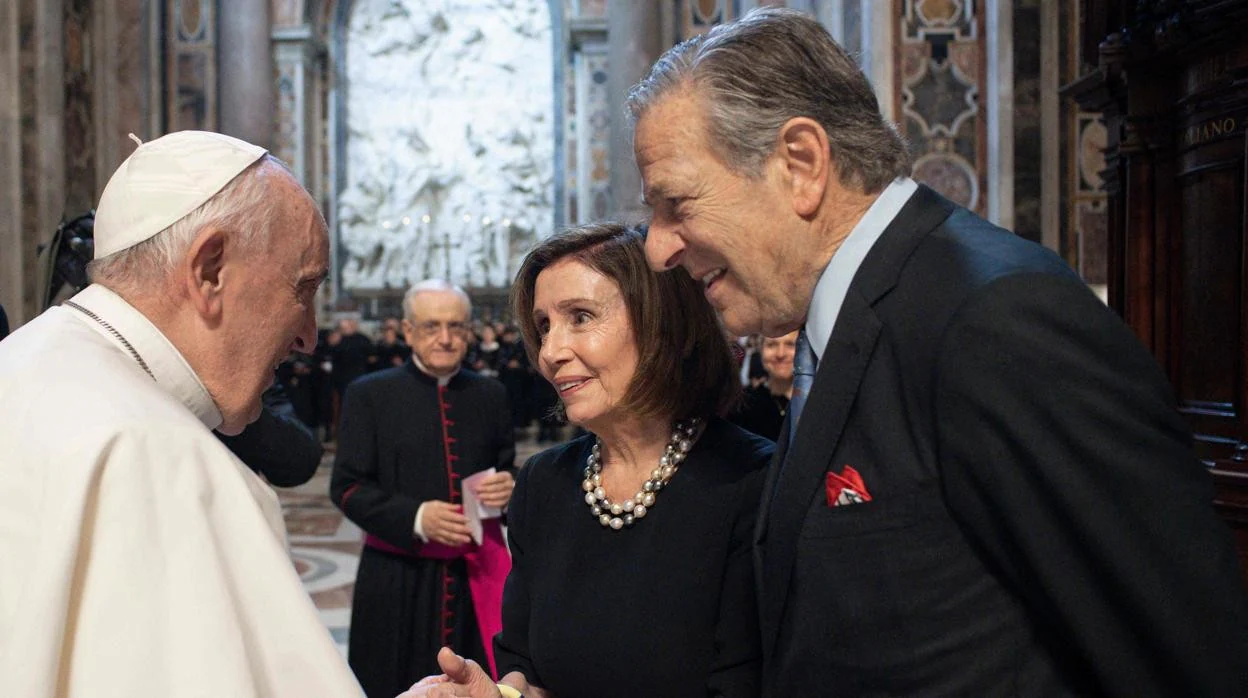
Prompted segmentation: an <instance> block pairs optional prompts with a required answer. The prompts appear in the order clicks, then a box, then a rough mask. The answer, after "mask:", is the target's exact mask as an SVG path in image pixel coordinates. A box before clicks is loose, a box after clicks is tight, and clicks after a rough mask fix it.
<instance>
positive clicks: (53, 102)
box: [0, 0, 65, 326]
mask: <svg viewBox="0 0 1248 698" xmlns="http://www.w3.org/2000/svg"><path fill="white" fill-rule="evenodd" d="M0 36H3V37H4V41H0V124H3V125H4V133H5V134H6V137H5V139H4V143H3V144H2V145H0V147H2V148H3V149H4V150H3V154H4V157H3V158H0V303H3V305H4V307H5V312H6V313H7V314H8V316H9V320H10V324H11V325H14V326H16V325H20V324H22V323H23V322H26V321H28V320H30V319H31V318H32V317H34V316H35V315H36V314H37V313H38V312H39V310H41V303H40V301H39V298H38V285H39V278H38V271H37V269H38V264H37V263H36V262H37V260H36V256H35V251H36V247H37V245H38V244H39V243H40V242H42V241H45V240H47V238H48V237H50V236H51V234H52V232H53V231H54V230H55V229H56V225H57V223H58V222H59V221H60V218H61V215H62V209H63V208H64V205H65V145H64V111H65V79H64V73H65V68H64V8H63V6H62V4H61V3H59V2H41V1H39V0H9V1H8V2H3V3H0Z"/></svg>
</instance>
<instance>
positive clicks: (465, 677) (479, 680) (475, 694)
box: [398, 647, 546, 698]
mask: <svg viewBox="0 0 1248 698" xmlns="http://www.w3.org/2000/svg"><path fill="white" fill-rule="evenodd" d="M438 666H439V667H441V668H442V671H443V672H445V673H443V674H441V675H439V676H426V677H425V678H423V679H421V680H420V681H418V682H416V683H415V684H414V685H413V686H412V687H411V688H409V689H407V690H406V691H404V692H403V693H402V694H400V695H399V696H398V698H423V697H424V696H433V697H435V698H436V697H439V696H441V697H442V698H449V697H451V696H456V697H459V698H542V697H543V696H545V695H546V694H545V692H544V691H541V690H540V689H530V688H529V686H528V682H527V681H525V679H524V675H523V674H521V673H519V672H512V673H511V674H508V675H507V676H505V677H503V681H505V682H506V683H500V684H496V683H494V681H493V680H491V679H490V676H489V674H486V673H485V670H484V669H482V668H481V666H480V665H479V664H477V663H476V662H474V661H472V660H471V659H464V658H463V657H461V656H459V655H458V654H455V653H454V652H452V651H451V649H450V648H449V647H443V648H442V649H441V651H439V652H438Z"/></svg>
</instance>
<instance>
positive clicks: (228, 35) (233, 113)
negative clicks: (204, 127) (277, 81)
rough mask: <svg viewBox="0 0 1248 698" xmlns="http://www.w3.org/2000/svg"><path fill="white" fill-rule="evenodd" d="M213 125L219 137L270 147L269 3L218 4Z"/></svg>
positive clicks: (235, 0)
mask: <svg viewBox="0 0 1248 698" xmlns="http://www.w3.org/2000/svg"><path fill="white" fill-rule="evenodd" d="M217 7H218V12H217V60H218V67H217V80H218V84H219V85H220V86H221V89H220V90H219V91H218V92H217V99H218V100H219V102H218V109H219V111H218V119H219V121H218V124H219V127H220V130H221V132H222V133H226V134H229V135H231V136H235V137H237V138H241V139H243V140H245V141H249V142H251V143H255V144H256V145H259V146H263V147H265V148H269V147H272V145H273V115H274V113H275V112H276V110H277V108H276V107H277V105H276V99H275V97H274V92H275V90H274V88H273V52H272V42H271V40H270V36H269V32H270V27H271V26H272V21H271V18H272V11H273V10H272V6H271V5H270V3H269V1H268V0H219V1H218V5H217Z"/></svg>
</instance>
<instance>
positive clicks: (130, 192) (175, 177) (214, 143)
mask: <svg viewBox="0 0 1248 698" xmlns="http://www.w3.org/2000/svg"><path fill="white" fill-rule="evenodd" d="M131 138H134V136H133V135H131ZM135 141H138V139H137V138H135ZM267 152H268V151H267V150H265V149H264V148H261V147H260V146H257V145H252V144H251V143H248V142H246V141H241V140H239V139H237V138H233V137H230V136H226V135H222V134H220V133H209V132H207V131H177V132H175V133H170V134H169V135H167V136H161V137H160V138H157V139H156V140H153V141H148V142H147V143H141V142H140V144H139V147H138V148H136V149H135V151H134V152H133V153H131V154H130V157H128V158H126V161H125V162H123V163H121V167H118V168H117V171H116V172H114V173H113V176H112V177H111V178H109V180H108V186H106V187H104V193H103V194H102V195H101V196H100V204H99V206H97V207H96V210H95V258H96V259H102V258H104V257H107V256H109V255H111V254H113V253H115V252H120V251H122V250H124V249H127V248H130V247H133V246H135V245H137V244H139V243H140V242H143V241H144V240H147V239H148V238H150V237H152V236H153V235H155V234H157V233H159V232H160V231H162V230H164V229H165V228H168V227H169V226H170V225H173V224H174V223H175V222H176V221H177V220H178V219H180V218H182V217H183V216H185V215H186V214H188V213H190V212H191V211H194V210H195V209H197V208H199V207H200V206H201V205H203V203H204V202H205V201H207V200H208V199H211V198H212V197H213V195H215V194H216V193H217V192H219V191H221V190H222V189H224V188H225V185H227V184H229V183H230V180H232V179H234V178H235V177H237V176H238V175H239V174H241V173H242V171H243V170H245V169H247V168H248V167H249V166H250V165H251V164H252V163H254V162H256V161H257V160H259V159H260V158H262V157H264V155H265V153H267Z"/></svg>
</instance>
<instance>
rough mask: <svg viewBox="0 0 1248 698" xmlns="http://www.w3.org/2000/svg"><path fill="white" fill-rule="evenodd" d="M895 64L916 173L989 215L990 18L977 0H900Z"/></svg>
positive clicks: (905, 132) (903, 125) (900, 107)
mask: <svg viewBox="0 0 1248 698" xmlns="http://www.w3.org/2000/svg"><path fill="white" fill-rule="evenodd" d="M897 9H898V16H899V17H901V22H900V27H899V31H900V35H899V37H898V38H899V42H898V44H897V47H896V49H895V50H896V55H895V60H894V62H895V64H896V65H897V66H898V70H899V76H898V77H899V78H900V79H899V80H898V85H899V91H898V109H897V110H896V111H897V113H899V114H901V116H902V119H901V124H900V126H901V129H902V134H903V135H904V136H905V137H906V139H907V140H908V141H909V142H910V146H911V149H912V152H913V153H914V155H915V167H914V177H915V179H917V180H919V181H921V182H924V183H926V184H927V185H929V186H931V187H932V188H933V189H935V190H937V191H939V192H940V193H942V194H944V195H945V196H947V197H949V198H950V199H951V200H953V201H955V202H957V203H959V204H961V205H963V206H966V207H967V208H969V209H972V210H974V211H976V212H977V213H980V214H981V215H983V214H984V213H985V208H986V206H985V203H986V201H987V196H986V193H987V192H986V188H987V183H986V179H987V177H986V170H987V152H986V150H987V149H986V147H985V142H986V125H987V124H986V118H985V116H986V112H985V110H984V109H983V107H982V102H983V95H984V94H985V85H984V82H983V81H984V71H983V61H984V51H985V48H984V42H983V26H984V18H983V13H982V8H980V7H979V5H978V4H976V3H973V2H971V1H970V0H897Z"/></svg>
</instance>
